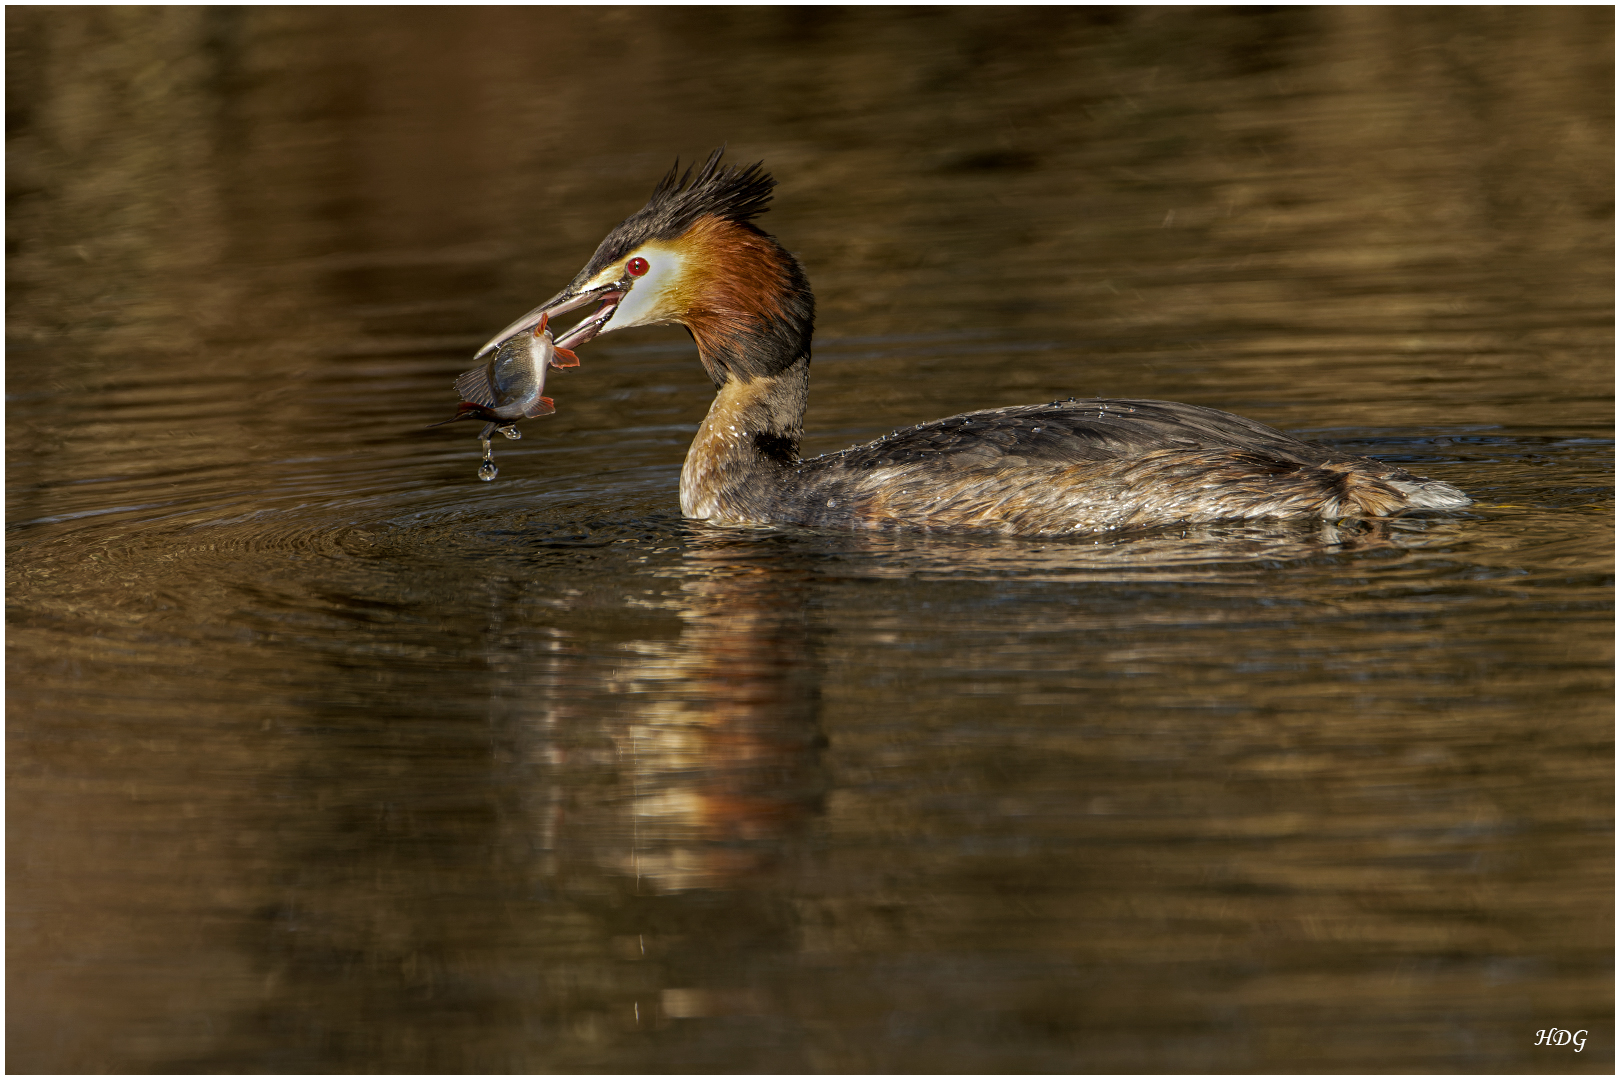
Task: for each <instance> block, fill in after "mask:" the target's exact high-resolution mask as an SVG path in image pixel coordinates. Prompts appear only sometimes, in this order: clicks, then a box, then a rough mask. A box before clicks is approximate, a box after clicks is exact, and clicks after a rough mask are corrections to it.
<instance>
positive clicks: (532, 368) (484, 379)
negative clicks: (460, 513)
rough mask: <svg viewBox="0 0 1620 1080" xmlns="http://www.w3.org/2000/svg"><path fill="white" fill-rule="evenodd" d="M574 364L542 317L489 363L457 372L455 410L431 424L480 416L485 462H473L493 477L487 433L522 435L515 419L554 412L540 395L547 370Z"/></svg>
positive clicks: (553, 405)
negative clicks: (459, 399)
mask: <svg viewBox="0 0 1620 1080" xmlns="http://www.w3.org/2000/svg"><path fill="white" fill-rule="evenodd" d="M578 364H579V357H577V356H575V355H574V354H573V353H572V352H571V351H569V350H568V349H561V348H558V347H557V344H556V342H555V341H553V340H552V337H551V335H550V334H549V333H547V332H546V320H545V318H543V317H542V318H541V319H540V321H539V323H537V324H536V325H535V327H534V329H533V331H531V332H530V333H527V334H516V335H513V337H512V338H510V339H509V340H508V341H507V342H506V343H505V344H504V345H502V346H501V348H500V350H499V351H497V352H496V353H495V355H494V356H492V357H490V361H489V363H487V364H485V365H483V366H482V367H475V368H473V369H472V370H471V371H464V372H462V373H461V375H460V376H459V377H457V379H456V393H458V394H460V395H461V403H460V404H459V405H457V406H456V415H454V416H452V417H451V418H450V419H448V420H442V421H440V422H439V423H438V424H434V425H432V426H433V427H439V426H440V425H442V424H453V423H455V422H456V421H457V420H483V421H485V424H484V430H483V431H481V432H479V433H478V439H479V442H481V443H482V444H483V448H484V461H483V464H481V465H480V466H479V467H478V475H479V477H480V478H481V479H484V480H493V479H495V474H496V472H497V471H498V470H497V469H496V467H495V455H494V452H493V451H492V450H491V449H490V447H489V437H490V436H491V435H493V434H494V433H495V432H496V431H499V432H500V433H501V434H502V435H505V436H506V437H507V438H508V439H521V438H522V437H523V436H522V434H521V433H520V432H519V431H518V429H517V427H516V425H517V422H518V421H519V420H533V419H534V418H535V417H537V416H549V415H551V414H552V413H554V412H556V411H557V405H556V403H555V402H553V401H552V400H551V399H550V398H548V397H545V396H543V395H544V394H545V389H546V369H548V368H568V367H577V366H578Z"/></svg>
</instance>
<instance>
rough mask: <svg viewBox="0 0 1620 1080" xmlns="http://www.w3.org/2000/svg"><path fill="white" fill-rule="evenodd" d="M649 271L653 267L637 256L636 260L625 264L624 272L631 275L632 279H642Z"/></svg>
mask: <svg viewBox="0 0 1620 1080" xmlns="http://www.w3.org/2000/svg"><path fill="white" fill-rule="evenodd" d="M649 269H651V267H649V266H648V265H647V260H646V259H643V258H642V257H641V256H640V255H637V256H636V257H635V258H633V259H631V260H630V261H629V262H627V263H625V264H624V272H625V273H627V274H629V275H630V276H631V277H640V276H641V275H642V274H645V273H646V272H647V271H648V270H649Z"/></svg>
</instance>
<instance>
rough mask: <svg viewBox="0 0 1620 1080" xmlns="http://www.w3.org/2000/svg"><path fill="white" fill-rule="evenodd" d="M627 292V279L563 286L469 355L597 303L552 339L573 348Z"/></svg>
mask: <svg viewBox="0 0 1620 1080" xmlns="http://www.w3.org/2000/svg"><path fill="white" fill-rule="evenodd" d="M629 291H630V282H628V281H610V282H608V283H607V284H606V285H598V286H596V287H595V288H590V289H583V290H581V291H579V292H575V291H574V290H573V289H572V287H570V288H567V289H564V290H563V291H562V292H560V293H558V294H557V295H556V296H553V297H552V298H551V299H550V300H547V301H546V302H545V303H543V304H541V305H540V306H539V307H537V308H535V309H534V310H533V311H531V312H529V313H528V314H527V315H525V316H523V318H521V319H519V320H518V321H517V322H515V323H513V324H512V325H511V326H508V327H507V328H506V329H505V330H502V331H501V332H500V333H498V334H496V335H495V336H494V337H492V338H490V339H489V340H488V341H487V342H485V343H484V347H483V348H481V349H479V350H478V351H477V352H476V353H474V354H473V359H474V360H476V359H478V358H479V357H482V356H487V355H489V354H490V353H492V352H494V351H495V350H496V349H499V348H500V347H501V345H502V344H503V343H504V342H505V341H506V340H507V339H508V338H511V337H514V336H516V335H518V334H521V333H522V332H523V331H525V330H533V329H534V328H535V327H536V326H539V325H541V324H542V323H543V322H545V321H547V320H550V319H553V318H555V317H556V316H558V315H561V314H563V313H564V312H568V311H573V310H575V309H576V308H582V307H584V306H585V305H587V304H592V303H594V304H598V305H599V306H598V307H597V309H596V310H595V311H594V312H592V313H591V316H590V318H588V319H586V320H584V321H583V322H581V323H578V324H576V325H575V326H574V327H573V328H571V329H570V330H568V331H567V332H566V333H563V334H560V335H558V336H557V338H556V345H557V348H558V349H577V348H579V347H580V346H581V345H583V344H585V343H586V342H587V341H589V340H591V338H593V337H595V336H596V335H597V334H600V333H601V332H602V328H603V327H605V326H606V325H607V322H608V320H609V319H611V318H612V317H613V309H614V308H616V307H618V306H619V301H620V300H623V299H624V298H625V295H626V294H627V293H629Z"/></svg>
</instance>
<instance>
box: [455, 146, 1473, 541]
mask: <svg viewBox="0 0 1620 1080" xmlns="http://www.w3.org/2000/svg"><path fill="white" fill-rule="evenodd" d="M721 153H722V151H721V150H716V151H715V152H714V153H713V154H712V155H711V156H710V157H709V159H708V161H707V162H705V163H704V164H703V166H702V168H700V169H698V170H697V174H696V175H695V176H694V175H693V170H692V169H691V168H688V169H687V170H686V173H685V175H684V176H683V175H680V172H679V168H680V167H679V163H677V164H676V166H675V167H674V168H672V169H671V170H670V171H669V173H668V175H666V176H665V177H664V178H663V179H662V180H661V181H659V183H658V186H657V188H656V189H654V191H653V194H652V198H651V199H649V200H648V201H647V205H646V206H644V207H642V208H641V209H640V210H639V211H637V212H636V213H634V214H632V215H631V216H630V217H628V218H626V219H625V220H624V221H623V222H621V223H620V224H619V225H618V227H616V228H615V229H614V230H613V231H612V232H610V233H608V235H607V237H606V238H605V239H604V240H603V241H602V243H601V245H600V246H598V247H597V249H596V254H595V255H593V256H591V260H590V262H588V263H586V264H585V268H584V269H583V270H581V271H580V272H579V273H578V275H576V276H575V278H574V280H573V281H571V282H570V283H569V284H568V287H567V288H565V289H563V291H562V292H560V293H558V294H557V295H556V296H554V297H552V298H551V299H550V300H547V301H546V302H545V303H544V304H541V305H540V306H539V307H537V308H535V309H534V310H533V311H531V312H529V313H528V314H527V315H525V316H523V318H521V319H519V320H517V321H516V322H514V323H513V324H512V325H511V326H508V327H507V328H506V329H505V330H502V331H501V332H500V333H499V334H497V335H496V336H495V337H494V338H492V339H491V340H490V341H489V343H488V344H486V345H485V346H484V347H483V348H482V349H480V350H479V351H478V353H477V355H478V356H479V357H482V356H484V355H485V354H487V353H489V352H491V351H492V350H496V349H499V348H500V347H501V346H502V344H503V343H505V342H506V341H507V340H508V339H509V338H511V337H512V336H513V335H515V334H520V333H524V332H527V331H531V330H532V328H533V327H535V326H536V325H538V324H540V323H541V321H542V320H547V319H551V318H553V317H555V316H557V315H560V314H562V313H563V312H566V311H572V310H574V309H576V308H580V307H584V306H585V305H587V304H596V305H598V306H597V308H596V310H595V312H594V313H592V314H591V316H590V317H589V318H587V319H585V320H584V321H583V322H581V323H580V324H579V325H577V326H575V327H574V328H573V329H571V330H569V331H567V332H565V333H563V334H561V335H560V336H559V337H558V338H557V346H558V347H559V348H560V349H569V350H571V349H577V348H578V347H579V346H581V345H583V344H584V343H585V342H587V341H590V340H591V339H592V338H594V337H596V336H597V335H598V334H603V333H606V332H607V331H609V330H618V329H622V328H624V327H627V326H647V325H652V324H661V323H679V324H681V325H682V326H684V327H686V329H687V330H688V331H689V332H690V333H691V335H692V337H693V339H694V340H695V341H696V342H697V347H698V356H699V358H700V359H701V360H702V361H703V366H704V367H705V368H707V369H708V372H709V377H710V378H711V379H713V380H714V386H715V398H714V403H713V404H712V405H711V406H710V407H709V414H708V415H707V416H706V417H704V419H703V423H702V424H701V425H700V426H699V428H698V433H697V438H696V439H695V440H693V442H692V448H691V450H689V451H688V452H687V455H686V464H685V466H684V467H683V468H682V469H681V512H682V513H683V514H685V515H686V516H687V517H689V518H698V519H702V520H706V521H710V522H715V523H718V524H745V523H757V524H789V523H791V524H798V525H805V526H810V527H817V528H892V527H913V528H927V529H988V530H996V531H1000V532H1005V533H1013V534H1019V535H1055V534H1059V533H1085V532H1097V531H1101V530H1108V529H1119V528H1126V527H1136V526H1149V525H1166V524H1175V523H1181V522H1209V521H1219V520H1231V519H1254V518H1322V519H1333V518H1346V517H1349V518H1356V517H1389V516H1392V515H1395V514H1399V513H1401V512H1403V511H1405V510H1410V509H1416V508H1424V509H1454V508H1457V507H1462V506H1467V505H1468V504H1469V502H1470V500H1469V498H1468V496H1466V495H1464V494H1463V493H1462V492H1461V491H1459V490H1457V489H1456V488H1454V487H1452V486H1451V485H1450V484H1445V483H1441V482H1440V481H1437V480H1427V479H1424V478H1423V477H1420V476H1414V475H1412V474H1411V473H1408V472H1406V471H1405V470H1404V469H1400V468H1397V467H1395V466H1393V465H1386V464H1383V463H1381V462H1378V461H1374V460H1372V459H1370V458H1362V457H1349V456H1346V455H1344V454H1341V453H1339V452H1337V451H1334V450H1331V449H1328V448H1327V447H1324V446H1317V445H1313V444H1311V443H1307V442H1302V441H1300V440H1298V439H1295V438H1292V437H1290V436H1288V435H1285V434H1283V433H1282V432H1280V431H1276V430H1274V429H1272V428H1269V427H1266V426H1264V425H1262V424H1257V423H1255V422H1254V421H1252V420H1245V419H1244V418H1243V417H1241V416H1235V415H1233V414H1232V413H1227V412H1221V411H1220V410H1218V409H1208V408H1203V407H1201V406H1197V405H1181V404H1177V403H1175V402H1170V401H1135V400H1111V399H1102V398H1085V399H1080V400H1074V399H1070V400H1068V401H1055V402H1052V403H1051V404H1050V405H1020V406H1014V407H1011V408H1005V409H989V410H986V411H983V412H972V413H963V414H962V415H960V416H952V417H947V418H946V419H944V420H935V421H933V422H931V423H926V424H918V425H917V426H916V427H913V428H908V429H906V430H904V431H898V432H895V433H894V434H892V435H889V436H887V437H886V438H882V439H878V440H877V441H876V442H871V443H867V444H865V445H864V446H856V447H851V448H850V449H848V450H844V451H840V452H837V453H832V454H826V455H823V456H821V457H817V458H809V459H805V458H801V457H800V456H799V434H800V431H801V429H802V427H803V423H804V408H805V400H806V397H807V394H808V390H809V384H810V335H811V330H812V327H813V324H814V322H815V298H814V297H813V296H812V295H811V292H810V283H809V282H808V281H806V280H805V276H804V270H803V269H802V268H801V267H800V266H799V263H798V261H797V260H796V259H794V257H793V256H792V255H790V254H788V252H787V251H785V250H783V248H782V246H781V245H780V244H778V243H777V242H776V240H775V239H773V238H772V237H770V236H767V235H766V234H765V233H764V232H762V231H760V229H759V228H757V227H756V226H755V225H753V224H752V222H751V220H750V219H752V218H754V217H757V216H758V215H760V214H762V213H764V212H765V210H766V209H767V205H766V204H767V203H769V202H770V199H771V189H772V188H773V187H775V186H776V181H775V180H773V179H772V178H771V176H770V175H769V174H768V173H766V172H765V171H764V170H763V169H762V168H761V165H760V164H755V165H751V166H747V167H745V168H744V167H737V166H728V167H726V168H721V167H720V155H721Z"/></svg>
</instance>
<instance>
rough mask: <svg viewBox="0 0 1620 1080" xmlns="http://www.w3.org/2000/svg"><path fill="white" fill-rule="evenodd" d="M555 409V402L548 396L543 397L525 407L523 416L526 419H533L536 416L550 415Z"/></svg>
mask: <svg viewBox="0 0 1620 1080" xmlns="http://www.w3.org/2000/svg"><path fill="white" fill-rule="evenodd" d="M556 411H557V403H556V402H555V401H552V400H551V399H550V398H548V397H543V398H541V399H540V400H539V401H537V402H535V403H534V404H533V405H530V406H529V407H528V408H527V409H525V410H524V412H523V417H524V419H526V420H533V419H534V418H535V417H537V416H550V415H551V414H552V413H554V412H556Z"/></svg>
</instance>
